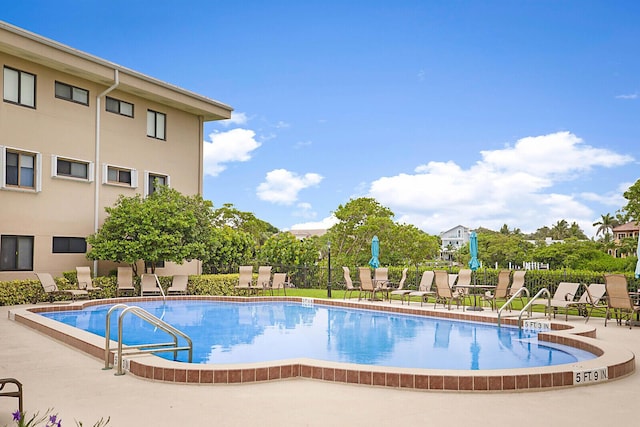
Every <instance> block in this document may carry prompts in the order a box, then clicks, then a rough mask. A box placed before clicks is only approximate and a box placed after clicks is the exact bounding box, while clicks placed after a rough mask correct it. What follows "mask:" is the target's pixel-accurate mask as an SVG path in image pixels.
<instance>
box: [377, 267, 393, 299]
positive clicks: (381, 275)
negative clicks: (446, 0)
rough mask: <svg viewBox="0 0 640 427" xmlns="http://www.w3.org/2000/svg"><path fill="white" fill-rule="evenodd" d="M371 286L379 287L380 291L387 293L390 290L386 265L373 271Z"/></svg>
mask: <svg viewBox="0 0 640 427" xmlns="http://www.w3.org/2000/svg"><path fill="white" fill-rule="evenodd" d="M373 287H374V288H377V289H380V293H384V294H386V295H387V299H388V298H389V292H391V290H392V289H391V282H390V281H389V269H388V268H387V267H378V268H376V269H375V270H374V272H373Z"/></svg>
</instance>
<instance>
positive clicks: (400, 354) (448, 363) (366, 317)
mask: <svg viewBox="0 0 640 427" xmlns="http://www.w3.org/2000/svg"><path fill="white" fill-rule="evenodd" d="M136 305H137V306H139V307H142V308H144V309H145V310H147V311H149V312H151V313H152V314H154V315H156V316H157V317H160V318H162V319H163V320H164V321H166V322H168V323H169V324H171V325H173V326H174V327H176V328H178V329H179V330H181V331H183V332H184V333H186V334H187V335H189V336H190V337H191V339H192V340H193V345H194V349H193V362H194V363H216V364H228V363H248V362H261V361H273V360H282V359H291V358H299V357H306V358H313V359H320V360H328V361H335V362H347V363H359V364H365V365H379V366H391V367H408V368H429V369H463V370H468V369H471V370H478V369H504V368H526V367H536V366H548V365H558V364H565V363H574V362H577V361H581V360H587V359H592V358H595V356H594V355H593V354H591V353H588V352H585V351H581V350H578V349H575V348H572V347H567V346H559V345H556V344H553V345H551V344H546V343H545V344H542V343H540V344H539V343H538V342H537V338H536V336H535V333H532V332H528V331H521V330H518V329H516V328H512V327H502V328H498V327H496V326H493V325H488V324H483V323H471V322H461V321H450V320H446V319H439V318H429V317H423V316H411V315H401V314H393V313H384V312H379V311H375V310H361V309H347V308H337V307H328V306H323V305H315V306H304V305H302V304H298V303H282V302H257V303H232V302H215V301H166V302H162V301H153V302H140V303H137V304H136ZM110 307H111V306H110V305H104V306H93V307H89V308H86V309H84V310H82V311H66V312H51V313H43V314H42V315H43V316H46V317H48V318H51V319H54V320H57V321H60V322H63V323H66V324H68V325H71V326H75V327H77V328H80V329H83V330H86V331H89V332H92V333H94V334H97V335H99V336H102V337H104V335H105V316H106V313H107V311H108V309H109V308H110ZM118 314H119V312H115V313H114V314H113V315H112V318H111V322H112V325H111V338H112V339H114V340H117V330H118V328H117V318H118V316H117V315H118ZM124 321H125V322H124V328H123V330H124V342H125V344H129V345H133V344H142V343H152V342H166V341H170V339H168V338H167V335H166V334H165V333H164V332H162V331H160V330H156V329H155V328H154V327H153V326H152V325H149V324H148V323H146V322H144V321H142V320H140V319H139V318H137V317H136V316H134V315H132V314H130V313H129V314H127V315H126V316H124ZM181 353H182V354H180V355H179V359H178V360H181V361H186V360H187V354H186V352H181ZM158 356H161V357H165V358H168V359H173V353H159V354H158Z"/></svg>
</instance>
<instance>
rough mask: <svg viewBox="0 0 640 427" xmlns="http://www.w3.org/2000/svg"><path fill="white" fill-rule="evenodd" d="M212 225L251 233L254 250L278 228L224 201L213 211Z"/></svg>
mask: <svg viewBox="0 0 640 427" xmlns="http://www.w3.org/2000/svg"><path fill="white" fill-rule="evenodd" d="M213 225H214V226H215V227H223V226H228V227H231V228H233V229H236V230H239V231H244V232H245V233H248V234H249V235H251V237H252V238H253V240H254V242H255V251H256V252H257V250H258V249H260V246H262V245H263V244H264V242H266V241H267V239H268V238H269V237H271V236H272V235H274V234H275V233H277V232H278V231H279V230H278V229H277V228H276V227H274V226H273V225H271V224H269V223H268V222H266V221H263V220H261V219H258V218H256V216H255V215H254V214H252V213H251V212H242V211H240V210H238V209H236V208H235V207H233V204H231V203H225V204H224V205H222V207H221V208H218V209H214V211H213Z"/></svg>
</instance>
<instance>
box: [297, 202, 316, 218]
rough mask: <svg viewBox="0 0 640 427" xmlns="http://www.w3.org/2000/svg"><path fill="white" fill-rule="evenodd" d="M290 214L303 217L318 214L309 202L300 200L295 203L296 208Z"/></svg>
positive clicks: (313, 216)
mask: <svg viewBox="0 0 640 427" xmlns="http://www.w3.org/2000/svg"><path fill="white" fill-rule="evenodd" d="M291 215H293V216H296V217H300V218H305V219H313V218H315V217H316V216H317V215H318V214H317V212H315V211H314V210H313V207H312V206H311V203H307V202H300V203H298V204H297V205H296V209H295V210H294V211H293V212H292V213H291Z"/></svg>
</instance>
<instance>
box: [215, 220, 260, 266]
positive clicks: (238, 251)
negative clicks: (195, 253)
mask: <svg viewBox="0 0 640 427" xmlns="http://www.w3.org/2000/svg"><path fill="white" fill-rule="evenodd" d="M254 248H255V242H254V240H253V237H252V236H251V235H250V234H249V233H245V232H244V231H241V230H236V229H234V228H231V227H229V226H227V225H225V226H222V227H213V228H212V232H211V239H210V240H209V243H208V245H207V251H206V254H207V257H206V259H205V260H203V261H204V262H203V266H202V268H203V272H205V273H215V272H230V271H237V267H238V266H240V265H246V264H249V263H251V262H252V260H253V250H254Z"/></svg>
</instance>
